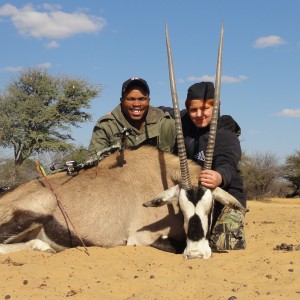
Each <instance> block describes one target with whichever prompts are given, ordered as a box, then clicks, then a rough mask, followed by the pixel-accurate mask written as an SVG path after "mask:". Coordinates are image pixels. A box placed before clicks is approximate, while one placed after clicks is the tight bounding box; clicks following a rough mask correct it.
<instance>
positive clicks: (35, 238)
mask: <svg viewBox="0 0 300 300" xmlns="http://www.w3.org/2000/svg"><path fill="white" fill-rule="evenodd" d="M166 35H167V46H168V54H169V66H170V70H171V71H170V82H171V87H172V98H173V101H174V98H177V96H175V97H174V87H175V85H174V74H173V73H172V72H173V71H172V69H173V66H172V57H171V52H170V48H169V41H168V34H167V30H166ZM222 35H223V30H222V34H221V37H222ZM221 40H222V38H221ZM221 44H222V43H221V42H220V47H219V56H218V57H219V58H218V68H217V70H219V72H218V73H219V75H218V76H219V77H218V76H217V78H220V53H221V50H220V49H221ZM216 86H218V85H217V84H216ZM175 94H176V91H175ZM175 100H176V99H175ZM215 102H217V101H215ZM175 108H176V104H175ZM177 110H178V103H177ZM178 111H179V110H178ZM178 116H179V113H178V112H177V119H179V121H180V117H179V118H178ZM176 124H177V127H178V121H176ZM179 127H181V124H179ZM180 139H181V141H180ZM178 143H179V144H180V145H181V146H179V153H180V155H179V157H180V164H179V158H178V157H177V156H175V155H172V154H170V153H163V152H160V151H158V150H156V149H154V148H151V147H142V148H140V149H138V150H135V151H130V150H125V151H124V153H123V152H122V157H124V158H125V163H124V162H123V163H122V164H121V165H118V163H116V162H118V161H120V155H121V154H120V152H118V151H116V152H115V153H114V154H112V155H110V156H108V157H107V158H105V159H104V160H103V161H102V162H101V163H100V164H99V166H97V167H93V168H90V169H87V170H82V171H80V173H79V174H78V175H76V176H68V175H67V174H65V173H57V174H54V175H50V176H48V177H47V180H46V178H42V179H39V180H34V181H31V182H28V183H25V184H22V185H20V186H19V187H17V188H15V189H13V190H10V191H7V192H6V193H5V194H4V195H3V196H1V199H0V253H9V252H12V251H19V250H23V249H32V250H40V251H47V252H57V251H62V250H64V249H66V248H69V247H77V246H82V245H84V246H100V247H113V246H119V245H149V246H153V247H157V248H159V249H162V250H169V249H170V246H172V245H175V244H176V243H179V244H180V243H184V242H186V248H185V251H184V256H185V257H186V258H194V257H200V258H204V259H207V258H209V257H210V256H211V249H210V247H209V244H208V236H209V233H210V224H211V218H212V216H211V213H212V209H213V201H214V200H218V201H220V202H222V203H223V204H226V205H231V206H232V207H235V208H238V209H241V210H245V209H244V208H243V207H242V206H241V205H240V203H239V202H238V201H237V200H236V199H235V198H233V197H232V196H231V195H229V194H228V193H227V192H224V191H223V190H221V189H219V188H216V189H215V190H213V191H210V190H208V189H205V188H203V187H201V186H198V180H197V178H198V174H199V172H200V170H199V165H197V164H196V163H194V162H192V161H187V159H186V155H185V149H184V142H183V138H182V132H181V133H180V132H179V134H178ZM182 145H183V146H182ZM182 158H183V159H182ZM181 176H183V179H182V178H181ZM190 178H191V180H190ZM48 181H49V182H51V187H52V188H53V190H54V192H53V191H51V189H49V186H48V185H47V182H48ZM162 191H164V192H162ZM161 192H162V193H161ZM156 195H158V196H156ZM58 198H59V201H58ZM149 199H153V200H151V201H148V200H149ZM170 200H177V201H175V203H174V202H172V203H171V202H170V203H169V205H166V206H161V207H157V208H147V207H145V206H160V205H162V204H165V203H167V202H168V201H170ZM178 201H179V205H178ZM145 202H146V204H145V206H143V203H145ZM182 214H183V217H184V218H182ZM70 221H71V222H70Z"/></svg>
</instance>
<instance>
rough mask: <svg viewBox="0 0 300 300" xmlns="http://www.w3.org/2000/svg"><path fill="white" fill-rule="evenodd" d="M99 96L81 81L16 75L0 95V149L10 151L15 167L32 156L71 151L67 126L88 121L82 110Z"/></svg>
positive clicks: (32, 72)
mask: <svg viewBox="0 0 300 300" xmlns="http://www.w3.org/2000/svg"><path fill="white" fill-rule="evenodd" d="M99 93H100V89H99V87H95V86H91V85H90V84H88V83H87V82H85V81H83V80H81V79H75V78H70V77H67V76H51V75H49V74H48V73H47V72H46V71H45V70H42V69H39V68H33V69H27V70H25V71H22V72H20V73H19V75H18V76H17V77H16V78H14V79H12V81H11V82H10V83H9V84H8V86H7V87H6V89H5V90H4V91H3V92H2V93H1V96H0V146H2V147H4V148H6V147H12V148H13V150H14V161H15V165H16V166H18V165H21V164H22V163H23V162H24V160H25V159H27V158H29V157H30V156H31V155H33V154H37V153H43V152H45V151H66V150H70V149H72V144H71V141H72V140H73V138H72V136H71V134H70V130H71V126H75V127H79V123H83V122H85V121H89V120H91V115H90V114H89V113H87V112H86V109H88V108H89V107H90V102H91V100H92V99H93V98H95V97H97V96H98V95H99Z"/></svg>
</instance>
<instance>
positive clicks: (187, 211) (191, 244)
mask: <svg viewBox="0 0 300 300" xmlns="http://www.w3.org/2000/svg"><path fill="white" fill-rule="evenodd" d="M179 205H180V208H181V211H182V213H183V216H184V229H185V232H186V235H187V246H186V249H185V251H184V257H185V258H196V257H200V258H203V259H208V258H210V256H211V249H210V247H209V243H208V235H209V232H210V225H211V218H212V209H213V197H212V193H211V191H210V190H209V189H205V188H203V187H201V186H199V187H197V188H193V189H190V190H188V191H185V190H183V189H181V191H180V195H179Z"/></svg>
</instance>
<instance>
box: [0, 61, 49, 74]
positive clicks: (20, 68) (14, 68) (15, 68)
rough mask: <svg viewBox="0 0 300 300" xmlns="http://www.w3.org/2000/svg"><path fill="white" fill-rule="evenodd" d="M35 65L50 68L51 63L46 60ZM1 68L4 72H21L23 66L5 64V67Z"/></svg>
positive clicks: (23, 68)
mask: <svg viewBox="0 0 300 300" xmlns="http://www.w3.org/2000/svg"><path fill="white" fill-rule="evenodd" d="M36 67H38V68H41V69H50V68H51V64H50V63H49V62H46V63H42V64H38V65H36ZM2 70H3V71H6V72H10V73H20V72H22V71H24V70H25V67H20V66H18V67H12V66H7V67H5V68H4V69H2Z"/></svg>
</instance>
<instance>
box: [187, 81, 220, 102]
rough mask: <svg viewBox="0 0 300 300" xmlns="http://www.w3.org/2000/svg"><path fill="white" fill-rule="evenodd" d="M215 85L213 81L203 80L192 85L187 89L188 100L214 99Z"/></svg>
mask: <svg viewBox="0 0 300 300" xmlns="http://www.w3.org/2000/svg"><path fill="white" fill-rule="evenodd" d="M214 97H215V87H214V84H213V83H212V82H209V81H207V82H206V81H202V82H197V83H195V84H193V85H191V86H190V87H189V89H188V91H187V96H186V101H188V100H195V99H199V100H208V99H214Z"/></svg>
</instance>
